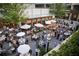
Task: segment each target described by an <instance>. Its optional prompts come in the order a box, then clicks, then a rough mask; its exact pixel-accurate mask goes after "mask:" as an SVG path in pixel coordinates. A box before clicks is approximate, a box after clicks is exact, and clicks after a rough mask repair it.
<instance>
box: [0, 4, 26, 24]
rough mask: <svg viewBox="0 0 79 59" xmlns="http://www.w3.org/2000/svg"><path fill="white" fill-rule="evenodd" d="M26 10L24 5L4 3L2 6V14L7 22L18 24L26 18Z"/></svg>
mask: <svg viewBox="0 0 79 59" xmlns="http://www.w3.org/2000/svg"><path fill="white" fill-rule="evenodd" d="M25 8H26V6H24V4H17V3H2V4H0V14H1V15H2V19H4V20H5V21H6V22H15V23H18V22H20V21H22V20H23V19H25V18H26V17H25V16H23V12H24V9H25Z"/></svg>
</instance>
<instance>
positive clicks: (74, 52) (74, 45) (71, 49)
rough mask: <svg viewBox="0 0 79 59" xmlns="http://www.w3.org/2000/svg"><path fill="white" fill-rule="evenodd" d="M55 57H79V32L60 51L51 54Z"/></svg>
mask: <svg viewBox="0 0 79 59" xmlns="http://www.w3.org/2000/svg"><path fill="white" fill-rule="evenodd" d="M49 55H50V56H51V55H54V56H78V55H79V30H78V31H77V32H75V33H74V34H73V35H72V36H71V38H69V40H68V41H67V42H66V43H64V44H63V45H62V46H61V47H60V48H59V50H58V51H53V52H52V53H50V54H49Z"/></svg>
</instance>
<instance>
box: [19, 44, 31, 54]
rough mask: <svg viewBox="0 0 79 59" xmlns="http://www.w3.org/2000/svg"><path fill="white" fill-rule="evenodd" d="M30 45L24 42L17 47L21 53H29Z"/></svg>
mask: <svg viewBox="0 0 79 59" xmlns="http://www.w3.org/2000/svg"><path fill="white" fill-rule="evenodd" d="M30 49H31V48H30V46H29V45H27V44H23V45H20V46H19V47H18V48H17V51H18V52H19V53H21V54H27V53H28V52H29V50H30Z"/></svg>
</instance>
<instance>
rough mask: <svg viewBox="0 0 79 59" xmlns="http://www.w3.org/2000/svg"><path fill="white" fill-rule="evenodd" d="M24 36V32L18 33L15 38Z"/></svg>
mask: <svg viewBox="0 0 79 59" xmlns="http://www.w3.org/2000/svg"><path fill="white" fill-rule="evenodd" d="M24 35H25V32H19V33H17V34H16V36H18V37H22V36H24Z"/></svg>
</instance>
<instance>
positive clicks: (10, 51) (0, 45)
mask: <svg viewBox="0 0 79 59" xmlns="http://www.w3.org/2000/svg"><path fill="white" fill-rule="evenodd" d="M57 24H60V26H59V27H58V28H57V30H53V31H51V30H43V31H42V34H41V35H40V34H39V33H35V34H33V36H32V37H31V40H34V41H36V43H37V46H39V45H40V46H42V47H44V48H46V44H45V43H44V41H45V40H46V39H47V38H48V37H49V38H50V39H51V40H52V38H56V39H57V40H59V41H63V40H65V39H66V38H67V37H68V36H70V35H71V34H72V33H73V31H74V28H73V27H69V24H68V23H65V22H60V21H58V22H57ZM71 24H73V22H71ZM18 32H22V31H21V29H20V28H17V29H14V28H8V27H6V26H4V27H3V28H2V29H1V31H0V55H1V56H8V55H16V56H18V55H20V54H19V53H18V51H17V48H18V46H19V45H22V44H28V41H29V40H28V39H27V38H26V36H27V34H25V35H24V36H22V37H17V36H16V34H17V33H18ZM48 34H50V35H48ZM37 48H38V47H37ZM29 53H30V54H32V49H31V50H30V51H29ZM36 55H37V52H36Z"/></svg>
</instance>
